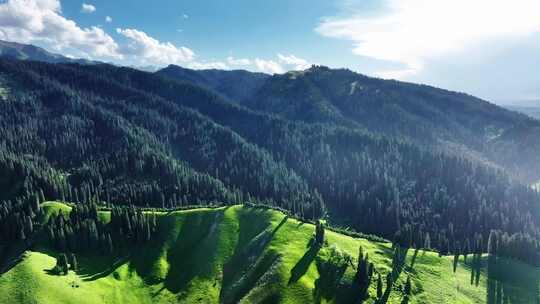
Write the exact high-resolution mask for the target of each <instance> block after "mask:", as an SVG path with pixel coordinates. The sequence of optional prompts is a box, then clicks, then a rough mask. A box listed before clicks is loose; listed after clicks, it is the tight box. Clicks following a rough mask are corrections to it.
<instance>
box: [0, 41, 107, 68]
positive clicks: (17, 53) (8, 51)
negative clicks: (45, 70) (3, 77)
mask: <svg viewBox="0 0 540 304" xmlns="http://www.w3.org/2000/svg"><path fill="white" fill-rule="evenodd" d="M0 58H6V59H17V60H33V61H43V62H49V63H67V62H71V63H81V64H94V63H97V62H95V61H91V60H86V59H78V58H77V59H75V58H68V57H65V56H62V55H59V54H54V53H51V52H48V51H46V50H45V49H42V48H40V47H37V46H34V45H31V44H22V43H17V42H11V41H4V40H0Z"/></svg>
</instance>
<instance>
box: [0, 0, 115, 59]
mask: <svg viewBox="0 0 540 304" xmlns="http://www.w3.org/2000/svg"><path fill="white" fill-rule="evenodd" d="M0 38H1V39H4V40H12V41H17V42H22V43H29V42H34V41H41V42H44V43H47V44H49V45H53V46H54V47H55V48H56V49H57V50H64V49H66V48H73V49H76V50H78V51H80V52H82V53H84V54H90V55H92V56H97V57H108V58H114V59H121V58H122V55H121V54H119V52H118V45H117V44H116V42H115V41H114V39H113V38H112V37H111V36H109V35H108V34H107V33H105V32H104V31H103V30H102V29H100V28H98V27H96V26H92V27H89V28H81V27H79V26H78V25H77V24H76V23H75V22H74V21H73V20H69V19H66V18H65V17H63V16H62V15H61V5H60V1H59V0H9V1H7V2H4V3H0Z"/></svg>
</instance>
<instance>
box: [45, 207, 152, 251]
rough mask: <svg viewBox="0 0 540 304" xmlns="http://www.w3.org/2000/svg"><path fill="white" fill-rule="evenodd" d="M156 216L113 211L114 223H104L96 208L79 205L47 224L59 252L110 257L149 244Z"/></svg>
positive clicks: (127, 209)
mask: <svg viewBox="0 0 540 304" xmlns="http://www.w3.org/2000/svg"><path fill="white" fill-rule="evenodd" d="M155 225H156V222H155V219H154V220H153V216H150V215H148V214H145V213H143V212H142V210H141V209H138V208H134V207H133V206H131V207H113V208H112V210H111V221H110V222H109V223H108V224H104V223H102V222H101V221H100V220H99V219H98V216H97V207H96V206H95V205H86V204H79V205H76V206H75V207H74V208H73V210H72V211H71V212H70V214H69V217H65V216H64V214H63V213H62V212H60V213H59V214H58V215H57V216H56V217H50V219H49V223H48V224H47V230H48V236H49V241H50V244H51V246H53V247H55V248H56V249H57V250H59V251H71V252H83V253H84V252H89V251H90V252H98V253H102V254H111V253H113V252H114V249H115V248H117V249H122V248H125V247H127V246H132V245H138V244H143V243H146V242H148V241H150V239H151V236H152V232H154V231H156V227H155Z"/></svg>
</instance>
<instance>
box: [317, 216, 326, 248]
mask: <svg viewBox="0 0 540 304" xmlns="http://www.w3.org/2000/svg"><path fill="white" fill-rule="evenodd" d="M323 244H324V224H323V223H322V222H321V221H317V225H316V226H315V245H316V246H319V247H321V246H322V245H323Z"/></svg>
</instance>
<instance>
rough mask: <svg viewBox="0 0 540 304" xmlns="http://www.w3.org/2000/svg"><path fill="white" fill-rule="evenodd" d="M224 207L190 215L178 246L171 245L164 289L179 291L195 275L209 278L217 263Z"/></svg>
mask: <svg viewBox="0 0 540 304" xmlns="http://www.w3.org/2000/svg"><path fill="white" fill-rule="evenodd" d="M222 218H223V210H217V211H209V212H204V213H203V212H199V213H192V214H189V215H186V218H185V220H184V223H183V225H182V228H181V231H180V233H179V234H178V238H177V240H176V242H175V245H174V246H173V247H171V248H170V250H169V255H168V261H169V264H170V268H169V271H168V273H167V276H166V278H165V281H164V288H167V289H168V290H169V291H171V292H172V293H178V292H179V291H181V290H183V289H185V288H186V286H187V285H188V284H189V282H191V280H192V279H193V278H195V277H202V278H209V277H211V276H212V275H213V274H214V271H215V269H214V262H215V259H216V253H217V252H216V250H217V246H218V238H219V224H220V223H221V219H222Z"/></svg>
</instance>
